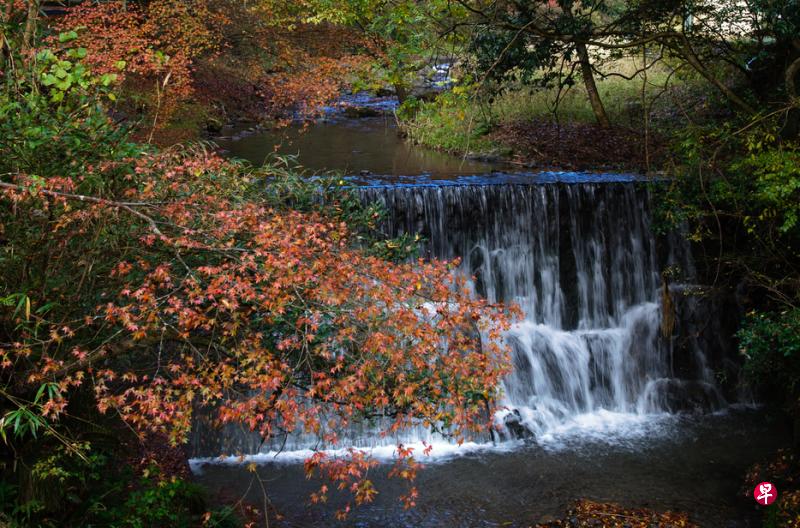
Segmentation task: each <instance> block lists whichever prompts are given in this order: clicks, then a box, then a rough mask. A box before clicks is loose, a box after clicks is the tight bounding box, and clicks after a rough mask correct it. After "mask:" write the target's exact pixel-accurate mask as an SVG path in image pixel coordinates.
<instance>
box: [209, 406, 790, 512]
mask: <svg viewBox="0 0 800 528" xmlns="http://www.w3.org/2000/svg"><path fill="white" fill-rule="evenodd" d="M583 433H584V432H582V431H580V430H579V429H576V430H574V431H572V433H568V432H565V433H564V434H562V435H557V436H555V437H553V438H551V439H550V440H549V441H545V442H543V443H541V444H536V443H532V444H528V445H519V444H516V445H514V446H513V447H510V446H506V447H504V448H501V449H498V450H492V449H491V448H488V447H487V449H485V450H483V451H481V450H478V451H475V450H465V454H464V455H463V456H454V455H453V454H452V453H451V452H448V453H449V454H448V456H446V457H444V458H442V459H439V460H437V459H436V458H432V459H429V460H428V461H427V467H426V469H425V470H424V471H422V472H421V474H420V476H419V480H418V487H419V491H420V498H419V500H418V504H417V506H416V507H415V508H413V509H410V510H404V509H403V507H402V505H401V504H400V503H399V502H398V500H397V497H398V496H399V495H400V494H401V493H402V492H403V491H404V487H403V486H402V485H401V484H399V483H398V482H396V481H394V480H390V481H387V480H386V478H385V474H386V471H387V467H388V466H383V467H382V468H380V469H378V470H377V471H375V473H374V479H375V483H376V486H378V489H379V490H380V491H381V494H380V495H378V497H377V499H376V500H375V502H374V503H372V504H369V505H366V506H362V507H360V508H358V509H356V510H355V511H354V512H353V514H351V516H350V518H349V519H348V520H347V522H345V523H337V522H336V521H335V519H334V516H333V514H334V511H335V510H336V508H339V507H342V505H343V504H344V501H343V500H342V498H341V497H337V496H335V495H333V496H332V497H331V500H330V502H329V503H328V504H326V505H324V506H312V505H310V504H309V502H308V496H309V494H310V493H311V492H312V491H316V488H317V487H318V485H319V482H314V481H309V480H306V478H305V476H304V474H303V467H302V465H301V464H299V463H287V462H286V460H284V461H280V457H279V458H278V461H277V462H272V463H263V459H262V463H261V464H259V466H258V475H259V476H260V477H261V478H262V479H263V480H264V482H265V487H266V489H267V491H268V493H269V496H270V500H271V501H272V503H273V505H274V506H275V508H276V509H277V511H278V512H280V513H281V514H282V515H283V516H284V517H285V518H284V520H283V521H282V522H280V523H277V524H276V525H277V526H359V527H365V528H366V527H376V528H377V527H388V526H391V527H444V526H446V527H465V528H466V527H495V526H510V527H522V526H530V525H532V524H535V523H536V522H539V521H542V520H547V519H549V518H552V517H553V516H558V515H561V514H562V513H563V511H564V510H565V509H566V508H567V507H568V506H569V504H570V503H571V502H572V501H573V500H576V499H578V498H589V499H594V500H599V501H615V502H619V503H621V504H624V505H626V506H628V507H649V508H654V509H656V510H668V509H672V510H682V511H686V512H689V513H690V515H691V518H692V520H693V521H695V522H697V523H698V524H699V525H700V526H702V527H712V528H714V527H719V528H724V527H731V528H732V527H741V528H743V527H750V526H757V525H758V524H757V520H758V516H757V511H756V510H755V505H754V503H753V501H752V499H751V498H750V497H749V494H746V493H744V492H743V490H742V489H741V486H742V478H743V475H744V473H745V471H746V469H747V467H748V466H749V465H750V464H752V463H754V462H756V461H759V460H761V459H762V458H764V457H765V456H768V455H770V454H772V453H773V452H774V450H776V449H777V448H778V447H779V446H781V445H782V444H783V443H785V442H787V441H788V440H789V433H788V431H787V430H786V429H784V428H783V427H781V426H780V425H779V424H775V423H770V422H769V421H768V420H767V419H766V418H765V417H764V415H763V413H762V412H760V411H758V410H752V409H751V410H735V409H734V410H730V411H728V412H726V413H717V414H712V415H706V416H668V417H662V419H661V420H650V421H648V422H647V424H638V425H637V424H632V423H627V424H620V426H619V428H618V429H616V430H615V431H614V430H607V431H606V434H604V435H598V434H594V435H586V434H583ZM436 452H437V450H436V449H434V452H433V454H434V456H435V455H436ZM422 458H423V459H424V457H422ZM287 460H291V457H289V458H288V459H287ZM196 470H197V471H198V474H197V477H196V478H197V480H198V481H199V482H200V483H201V484H203V485H205V486H207V487H208V488H210V489H211V490H214V491H219V492H221V493H223V494H224V496H225V497H227V498H234V497H235V498H238V497H246V499H247V500H248V501H251V502H253V503H254V504H256V505H260V504H262V502H263V496H262V492H261V488H260V486H259V485H258V483H257V482H253V474H252V473H249V472H248V471H247V469H246V463H235V462H234V461H229V463H216V464H200V465H198V466H196ZM248 488H249V490H248Z"/></svg>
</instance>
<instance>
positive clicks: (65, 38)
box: [58, 31, 78, 43]
mask: <svg viewBox="0 0 800 528" xmlns="http://www.w3.org/2000/svg"><path fill="white" fill-rule="evenodd" d="M76 38H78V33H77V32H76V31H65V32H64V33H59V35H58V41H59V42H61V43H64V42H69V41H71V40H75V39H76Z"/></svg>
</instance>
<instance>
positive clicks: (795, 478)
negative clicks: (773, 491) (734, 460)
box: [741, 449, 800, 528]
mask: <svg viewBox="0 0 800 528" xmlns="http://www.w3.org/2000/svg"><path fill="white" fill-rule="evenodd" d="M765 481H766V482H772V483H773V484H775V487H776V488H777V489H778V493H779V496H778V499H777V502H775V503H774V504H772V505H771V506H770V507H759V509H760V510H761V511H762V512H763V514H764V517H763V521H762V526H764V528H797V527H798V526H800V491H798V484H799V483H800V460H798V455H797V452H796V450H791V449H781V450H780V451H778V452H777V453H776V454H775V455H774V456H772V457H771V458H770V459H769V460H767V461H763V462H760V463H758V464H754V465H753V466H752V467H750V468H749V469H748V471H747V475H746V476H745V479H744V485H743V486H742V489H741V496H743V497H746V498H747V499H748V500H752V497H753V490H754V489H755V487H756V486H757V485H758V484H760V483H761V482H765Z"/></svg>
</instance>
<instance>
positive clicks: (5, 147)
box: [0, 32, 136, 191]
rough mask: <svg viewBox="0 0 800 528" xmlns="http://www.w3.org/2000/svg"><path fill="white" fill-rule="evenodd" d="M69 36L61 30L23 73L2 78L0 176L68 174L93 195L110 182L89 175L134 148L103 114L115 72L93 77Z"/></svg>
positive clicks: (82, 52) (81, 51)
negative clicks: (54, 45) (55, 40)
mask: <svg viewBox="0 0 800 528" xmlns="http://www.w3.org/2000/svg"><path fill="white" fill-rule="evenodd" d="M74 39H75V34H74V33H69V32H68V33H62V34H61V35H60V36H59V38H58V40H59V41H60V44H59V47H58V48H56V49H46V48H45V49H42V50H40V51H39V52H38V53H37V54H36V56H35V57H34V60H32V61H29V62H27V63H26V64H25V65H24V69H22V68H20V69H15V70H11V71H10V72H9V75H6V76H5V77H4V79H3V90H2V92H0V150H2V152H3V153H4V155H3V156H2V158H0V171H1V172H4V173H10V172H24V173H26V174H29V175H31V176H35V177H42V178H48V177H55V176H63V177H70V178H73V179H74V181H75V183H78V184H79V187H80V188H81V189H84V190H94V191H96V190H98V189H99V188H100V187H102V186H103V185H106V184H107V183H108V182H102V181H98V180H97V175H94V176H92V175H91V173H92V172H93V170H94V169H95V168H97V167H98V166H99V165H101V164H105V165H113V163H115V162H116V161H119V160H121V159H123V158H124V157H125V156H129V155H131V154H132V153H133V152H134V151H135V150H136V148H135V147H134V146H132V145H130V144H128V143H127V142H126V131H125V129H124V128H123V127H118V126H116V125H115V124H114V123H113V122H112V121H111V119H109V117H108V115H107V107H108V104H109V103H112V102H113V100H114V98H115V96H114V93H113V92H112V91H111V86H112V85H113V83H114V82H115V81H116V74H115V73H103V74H95V73H93V72H92V71H91V70H90V69H89V68H88V66H87V65H86V64H85V63H84V61H83V59H84V58H85V57H86V54H87V50H86V48H83V47H77V46H75V45H74Z"/></svg>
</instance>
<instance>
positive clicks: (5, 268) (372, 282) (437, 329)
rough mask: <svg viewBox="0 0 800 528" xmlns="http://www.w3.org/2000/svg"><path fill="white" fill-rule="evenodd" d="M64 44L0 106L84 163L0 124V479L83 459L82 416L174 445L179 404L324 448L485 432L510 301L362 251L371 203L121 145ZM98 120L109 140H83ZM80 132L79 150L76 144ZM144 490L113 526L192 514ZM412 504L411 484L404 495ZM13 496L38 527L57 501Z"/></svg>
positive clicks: (268, 171)
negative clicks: (348, 437)
mask: <svg viewBox="0 0 800 528" xmlns="http://www.w3.org/2000/svg"><path fill="white" fill-rule="evenodd" d="M73 38H74V35H71V34H70V35H68V37H67V38H65V40H69V39H73ZM73 49H74V48H66V49H55V50H51V51H49V52H45V51H41V52H39V53H37V54H36V56H35V57H33V58H25V57H22V56H18V57H16V59H17V62H18V64H19V66H18V67H17V68H16V69H15V70H14V71H13V72H12V75H9V76H7V77H6V82H7V84H6V85H5V86H4V91H3V98H4V99H3V101H4V102H3V107H4V108H6V110H5V111H6V112H7V114H6V115H11V114H12V112H11V110H10V108H11V107H14V108H19V107H21V106H22V105H23V104H31V105H32V107H34V108H35V109H36V111H37V114H38V115H37V116H36V117H34V116H30V119H32V120H33V119H35V120H36V121H34V122H35V123H45V124H46V125H47V126H49V127H52V129H58V130H60V131H61V134H60V135H58V136H56V134H52V133H51V134H50V136H51V137H52V138H54V139H56V138H57V139H58V141H59V142H61V143H59V145H61V146H62V148H69V147H70V146H74V145H78V146H80V147H81V148H80V149H78V147H73V148H74V149H75V152H72V151H70V155H71V156H74V158H75V159H77V160H80V161H82V162H83V163H82V164H81V165H79V166H78V165H77V164H76V165H70V162H69V161H67V160H65V159H64V158H63V156H64V153H63V152H59V151H57V150H49V149H48V148H47V146H46V145H45V146H44V148H40V147H41V146H40V145H32V144H31V143H30V141H29V140H28V139H27V136H26V135H29V134H30V132H29V129H30V127H29V126H26V125H27V124H26V123H24V122H23V123H20V124H21V125H23V126H21V127H19V128H14V127H7V128H5V129H4V139H3V140H4V141H5V142H6V144H8V145H11V146H12V147H13V148H11V149H5V148H4V156H3V164H4V167H3V169H4V171H5V172H3V176H2V180H0V193H1V194H0V201H1V202H2V206H0V235H1V236H2V242H1V243H2V253H0V276H2V277H3V280H2V282H1V283H0V296H2V299H3V303H2V305H3V306H0V415H2V417H3V422H2V423H3V425H2V430H3V431H4V433H5V435H4V441H5V443H4V445H5V446H6V447H5V448H4V449H5V451H4V452H3V460H4V463H6V464H7V467H21V466H18V465H17V466H15V464H17V463H18V462H19V460H18V457H20V456H23V454H25V455H26V456H31V457H34V458H35V459H37V460H39V461H40V463H45V464H46V468H47V469H46V470H44V472H43V473H41V475H46V477H47V479H56V480H58V479H61V478H65V479H66V478H72V477H71V476H69V475H68V474H67V473H65V471H67V470H65V469H64V465H63V463H60V462H57V461H55V460H48V459H47V458H46V455H45V453H46V452H47V451H46V450H44V449H45V447H47V446H49V448H50V449H52V446H62V447H63V449H66V451H67V452H69V453H71V455H70V456H74V457H77V458H78V459H80V460H83V461H84V462H86V461H87V459H88V460H89V461H91V458H90V457H91V456H93V454H94V453H96V451H95V447H94V446H93V445H92V444H85V443H81V442H84V440H81V433H80V432H79V431H81V430H85V429H86V426H85V425H84V426H83V427H74V426H72V425H70V424H71V422H73V421H75V420H78V421H79V422H80V423H83V424H87V423H89V424H95V423H97V421H98V414H99V415H100V416H101V417H102V419H103V420H109V421H111V422H112V423H113V422H114V419H115V417H119V418H121V419H122V420H124V421H125V422H126V423H127V424H128V425H129V426H131V427H132V428H133V429H134V430H135V431H137V432H138V433H140V434H143V433H144V432H148V431H149V432H153V433H159V434H163V435H165V436H166V437H167V438H168V439H169V440H170V442H171V443H173V444H179V443H181V442H185V441H186V439H187V436H188V433H189V431H190V429H191V427H192V425H193V417H194V416H195V413H196V412H204V413H208V414H210V415H211V416H212V417H213V419H214V420H215V422H216V423H218V424H228V423H236V424H241V425H242V426H244V427H246V428H247V429H249V430H251V431H254V432H256V433H257V434H259V435H261V436H262V437H263V438H265V439H270V438H276V439H280V438H282V437H284V436H285V435H289V434H294V433H305V434H312V435H315V436H317V437H318V438H319V439H320V441H321V442H322V443H324V444H325V445H335V444H336V443H337V439H338V432H339V431H341V430H342V429H343V428H346V427H348V426H349V425H350V424H356V423H363V422H375V423H376V424H377V426H378V427H380V428H381V430H382V431H383V433H384V434H387V435H389V434H393V433H395V432H397V431H400V430H402V429H404V428H407V427H411V426H415V425H418V424H421V425H425V426H429V427H431V428H433V429H435V430H437V431H439V432H441V434H443V435H447V436H450V437H452V438H453V439H454V441H459V442H460V441H463V440H464V439H466V438H468V437H469V436H471V435H472V434H473V433H475V432H478V431H482V430H485V429H486V428H487V427H489V426H490V424H489V421H490V418H489V415H487V412H488V411H489V410H490V409H491V405H492V403H493V401H494V398H495V394H494V390H495V389H494V387H496V386H498V382H499V378H500V376H501V375H503V373H504V372H505V369H506V364H505V358H506V353H505V348H504V345H503V344H502V341H501V339H500V336H501V333H502V332H503V331H504V329H505V328H506V327H507V324H508V315H509V314H508V313H507V312H506V310H505V308H503V307H501V306H492V305H489V304H488V303H487V302H486V301H484V300H481V299H474V298H472V296H471V295H470V292H469V290H468V288H467V287H466V286H465V284H464V281H463V279H459V278H456V277H455V276H454V274H453V269H454V266H455V263H447V262H422V261H396V262H387V261H386V260H384V259H382V258H380V257H379V256H376V254H381V251H379V250H380V249H381V248H380V246H375V245H373V244H372V243H371V240H372V239H373V235H371V234H370V232H369V230H370V228H371V226H374V223H375V221H376V219H377V217H376V216H375V215H376V214H379V213H378V212H377V211H375V210H374V209H371V208H366V209H363V207H360V206H358V205H357V204H356V203H355V201H354V198H353V195H352V194H351V193H347V192H344V193H341V192H337V191H336V189H337V187H336V186H328V185H327V184H323V185H322V187H323V188H324V189H327V190H326V191H325V192H324V193H323V195H324V200H322V201H321V202H314V201H313V200H310V199H309V196H311V193H310V192H309V191H307V190H303V189H302V188H301V181H300V180H299V179H297V178H291V177H289V178H287V175H286V171H285V169H282V168H278V169H273V168H272V167H269V166H267V167H264V168H259V169H252V168H249V167H247V166H246V165H242V164H239V163H236V162H229V161H225V160H223V159H221V158H219V157H218V156H216V155H214V154H212V153H210V152H208V151H207V150H206V149H204V148H203V147H202V145H200V146H197V147H183V148H174V149H169V150H163V151H160V152H159V151H154V150H151V149H147V148H143V147H141V146H137V145H135V144H133V143H131V142H130V141H129V140H128V139H127V138H126V136H125V132H124V130H118V129H116V128H115V127H114V125H113V123H111V122H110V121H109V120H108V119H107V118H104V114H105V112H106V111H107V109H108V107H107V104H108V103H109V102H110V101H113V99H114V98H113V97H110V95H112V93H111V92H106V91H105V88H107V87H108V86H107V85H111V84H112V83H113V78H111V77H106V78H104V77H102V76H99V77H98V76H97V75H96V74H94V73H91V70H90V68H88V67H87V66H85V65H84V64H82V63H81V62H80V61H78V60H77V59H79V58H80V57H79V55H83V52H73V51H72V50H73ZM77 49H82V48H77ZM67 59H73V61H71V62H69V63H68V62H67ZM68 64H69V65H68ZM54 68H56V69H54ZM58 68H61V69H62V70H63V71H64V72H66V74H67V75H75V77H70V79H72V81H71V82H70V83H68V84H67V83H62V82H61V81H56V82H55V83H52V84H51V83H50V82H49V79H50V77H48V76H50V75H52V76H55V78H56V79H64V78H65V76H64V75H62V74H61V72H60V70H59V69H58ZM70 72H72V73H70ZM76 72H80V73H79V74H78V73H76ZM106 80H108V82H105V81H106ZM54 90H58V91H54ZM59 93H60V94H63V95H62V96H59V97H53V94H59ZM4 126H5V125H4ZM37 126H38V125H37ZM39 128H42V127H41V126H39ZM106 130H107V131H108V132H109V136H110V137H111V138H113V139H112V140H111V141H109V140H107V139H103V138H101V137H95V136H99V135H100V131H106ZM86 136H89V137H91V140H92V143H91V145H90V146H85V145H84V144H83V143H78V138H82V137H86ZM90 147H91V148H90ZM57 155H60V156H61V158H59V160H58V161H55V162H54V160H53V159H51V157H55V156H57ZM81 156H82V157H81ZM65 167H69V168H68V169H66V170H64V168H65ZM306 185H310V186H311V187H312V188H315V189H316V188H318V187H320V185H319V184H318V183H315V182H311V183H307V184H306ZM339 188H341V185H339ZM79 192H80V194H78V193H79ZM348 223H350V224H352V226H351V225H348ZM403 245H404V247H410V246H411V244H410V241H403ZM365 246H367V247H368V248H369V246H372V247H371V249H367V250H365V249H364V248H365ZM389 249H393V248H389ZM381 256H394V257H398V258H399V257H402V256H403V255H402V254H395V255H385V254H381ZM512 314H513V311H512ZM479 334H480V335H479ZM481 336H483V339H482V337H481ZM40 442H41V443H40ZM79 446H80V447H79ZM28 450H30V451H28ZM397 452H398V458H397V467H396V468H395V470H394V471H393V474H394V475H396V476H397V477H398V478H401V479H404V480H407V481H409V482H411V481H413V479H414V477H415V474H416V470H417V468H418V466H417V463H416V461H415V457H414V455H415V453H413V452H412V450H410V449H407V448H405V447H403V446H398V448H397ZM374 464H375V462H374V461H373V460H371V459H369V458H368V457H367V456H366V455H364V454H362V453H357V452H352V453H350V455H349V456H345V457H329V456H326V455H325V454H324V453H322V452H319V453H317V454H315V455H314V456H313V457H311V458H310V459H309V460H308V461H307V464H306V470H307V471H308V473H309V474H322V475H324V476H327V477H328V478H329V479H330V480H331V481H333V482H334V483H335V485H336V486H337V487H339V488H340V489H344V490H347V491H349V492H350V493H352V495H353V498H354V501H355V502H356V503H362V502H368V501H370V500H372V498H373V497H374V495H375V493H376V490H375V489H374V488H373V486H372V484H371V482H370V480H369V468H370V467H372V466H373V465H374ZM90 466H91V464H90ZM42 467H45V466H42ZM85 470H87V471H88V469H85ZM12 475H14V476H16V477H19V478H21V476H20V475H18V474H17V472H12ZM89 475H91V473H90V474H89ZM4 477H5V476H4ZM10 478H11V475H9V478H8V480H9V481H10ZM78 478H79V479H80V478H89V479H90V478H91V476H88V477H84V476H81V477H78ZM4 480H6V479H5V478H4ZM148 486H149V485H145V484H144V483H141V486H140V488H137V489H138V491H135V492H133V493H128V495H127V497H128V498H127V499H126V500H127V502H126V504H127V506H126V508H128V510H129V511H133V510H134V509H135V510H140V509H142V508H144V509H146V510H147V512H149V515H150V516H151V517H150V518H147V519H143V518H142V515H143V514H141V513H137V515H138V517H136V518H137V519H138V520H136V521H135V522H134V521H130V522H129V525H131V526H136V525H137V524H136V523H140V524H144V525H152V523H156V524H158V523H164V524H167V525H176V524H177V525H180V524H181V523H183V522H184V521H183V520H182V519H184V518H186V517H185V515H188V514H191V515H194V514H195V513H196V511H195V510H194V509H190V510H187V511H186V512H183V511H182V510H179V509H178V510H176V509H175V508H173V507H172V506H171V505H172V503H173V500H172V499H179V498H180V499H181V500H180V501H177V502H178V503H182V502H183V501H185V500H190V499H191V497H192V493H191V492H190V491H187V490H186V488H185V487H184V485H183V484H180V483H178V482H177V481H173V480H171V479H170V478H169V477H165V478H164V479H161V480H159V482H158V484H156V488H157V489H155V488H153V489H150V488H148ZM64 489H65V490H67V489H68V487H66V486H65V487H64ZM148 490H149V491H148ZM326 490H327V488H323V489H321V490H320V492H319V493H318V494H317V495H315V497H316V498H317V500H322V499H323V498H324V496H325V493H326ZM415 497H416V490H415V489H414V488H413V486H412V487H411V488H410V489H409V492H408V494H407V495H405V496H404V500H405V501H406V504H408V505H411V504H413V502H414V498H415ZM18 502H19V501H18ZM24 503H25V504H28V505H29V506H31V508H34V509H35V510H36V511H35V512H34V513H36V515H38V516H39V518H51V517H52V516H53V515H54V512H56V511H58V510H57V507H55V506H52V505H44V506H42V507H41V509H40V505H38V504H36V503H34V502H31V501H25V502H24ZM168 506H169V507H168ZM125 522H128V521H125ZM131 523H132V524H131Z"/></svg>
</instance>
